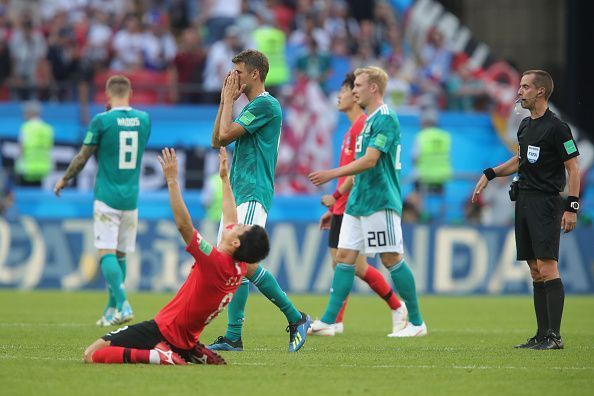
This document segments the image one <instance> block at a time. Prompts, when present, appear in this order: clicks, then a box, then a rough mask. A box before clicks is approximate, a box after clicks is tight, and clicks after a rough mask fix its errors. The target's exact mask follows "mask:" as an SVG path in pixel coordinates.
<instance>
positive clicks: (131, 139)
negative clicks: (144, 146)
mask: <svg viewBox="0 0 594 396" xmlns="http://www.w3.org/2000/svg"><path fill="white" fill-rule="evenodd" d="M119 157H120V160H119V166H118V168H119V169H136V162H137V160H138V132H137V131H121V132H120V156H119Z"/></svg>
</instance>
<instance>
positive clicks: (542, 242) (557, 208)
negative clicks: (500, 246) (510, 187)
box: [515, 191, 563, 261]
mask: <svg viewBox="0 0 594 396" xmlns="http://www.w3.org/2000/svg"><path fill="white" fill-rule="evenodd" d="M562 215H563V199H562V198H561V197H560V196H559V195H558V194H556V195H551V194H544V193H539V192H526V191H520V193H519V194H518V200H517V201H516V221H515V228H516V250H517V253H518V260H535V259H542V260H550V259H553V260H557V261H558V260H559V239H560V238H561V217H562Z"/></svg>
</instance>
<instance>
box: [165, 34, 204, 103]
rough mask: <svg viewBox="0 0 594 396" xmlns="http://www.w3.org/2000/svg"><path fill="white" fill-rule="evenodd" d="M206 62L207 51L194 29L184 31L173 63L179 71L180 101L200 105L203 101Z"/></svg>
mask: <svg viewBox="0 0 594 396" xmlns="http://www.w3.org/2000/svg"><path fill="white" fill-rule="evenodd" d="M205 61H206V51H205V50H204V48H202V45H201V38H200V34H199V33H198V31H197V30H196V29H194V28H187V29H185V30H184V31H183V33H182V36H181V41H180V44H179V52H178V53H177V55H176V57H175V60H174V61H173V63H174V65H175V69H176V71H177V83H178V86H179V88H178V90H179V95H180V101H181V102H183V103H198V102H200V101H201V91H202V73H204V64H205Z"/></svg>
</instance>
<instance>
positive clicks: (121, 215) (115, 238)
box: [93, 200, 138, 253]
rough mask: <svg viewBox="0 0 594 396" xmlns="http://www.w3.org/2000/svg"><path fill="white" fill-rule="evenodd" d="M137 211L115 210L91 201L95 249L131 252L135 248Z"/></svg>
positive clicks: (101, 203)
mask: <svg viewBox="0 0 594 396" xmlns="http://www.w3.org/2000/svg"><path fill="white" fill-rule="evenodd" d="M137 229H138V209H134V210H117V209H114V208H112V207H109V206H107V205H106V204H105V203H103V202H101V201H97V200H95V201H93V231H94V234H95V247H96V248H97V249H115V250H117V251H119V252H124V253H126V252H133V251H134V250H135V248H136V231H137Z"/></svg>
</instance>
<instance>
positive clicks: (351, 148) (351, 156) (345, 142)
mask: <svg viewBox="0 0 594 396" xmlns="http://www.w3.org/2000/svg"><path fill="white" fill-rule="evenodd" d="M366 119H367V115H366V114H361V115H360V116H359V118H357V119H356V120H355V122H353V124H352V125H351V127H350V128H349V130H348V131H347V133H345V134H344V138H343V139H342V146H341V147H340V161H339V162H338V166H344V165H346V164H349V163H351V162H353V161H354V160H355V145H356V144H357V136H359V134H360V133H361V130H362V129H363V126H364V125H365V120H366ZM349 177H350V176H349ZM345 179H346V176H344V177H339V178H338V185H337V186H336V188H337V189H338V187H340V186H341V185H342V183H344V181H345ZM348 199H349V194H348V193H346V194H344V195H343V196H342V197H340V198H338V200H337V201H336V203H335V204H334V205H333V206H332V214H335V215H342V214H344V210H345V209H346V204H347V200H348Z"/></svg>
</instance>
